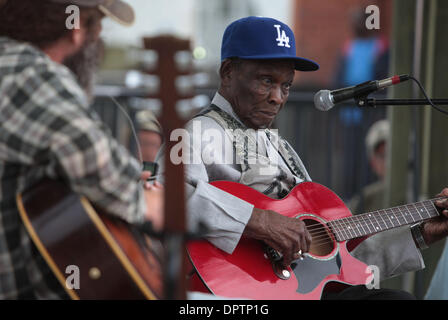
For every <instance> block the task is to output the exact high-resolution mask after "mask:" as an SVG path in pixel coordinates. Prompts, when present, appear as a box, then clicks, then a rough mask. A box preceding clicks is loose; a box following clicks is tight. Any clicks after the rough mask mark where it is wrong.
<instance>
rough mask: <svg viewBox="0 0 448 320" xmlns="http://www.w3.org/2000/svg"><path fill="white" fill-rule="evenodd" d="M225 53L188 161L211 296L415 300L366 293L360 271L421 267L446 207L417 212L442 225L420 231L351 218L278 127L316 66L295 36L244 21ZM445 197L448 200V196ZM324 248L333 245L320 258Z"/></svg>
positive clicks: (200, 261) (384, 273)
mask: <svg viewBox="0 0 448 320" xmlns="http://www.w3.org/2000/svg"><path fill="white" fill-rule="evenodd" d="M221 53H222V63H221V67H220V70H219V72H220V77H221V85H220V87H219V90H218V92H217V93H216V95H215V97H214V98H213V101H212V104H211V106H210V107H209V108H207V109H206V110H204V111H202V112H201V113H200V114H198V115H197V116H196V117H195V118H193V119H192V120H191V121H190V122H189V123H188V124H187V127H186V129H187V131H188V133H189V136H190V141H189V142H190V144H189V145H188V146H187V147H186V150H187V152H186V154H185V155H183V156H185V158H184V159H186V160H188V161H190V162H188V161H186V179H187V181H188V186H187V192H188V210H189V214H188V222H189V225H190V227H191V228H194V225H195V223H197V222H198V221H202V222H204V223H205V224H206V225H207V227H208V233H207V235H206V239H207V241H202V242H197V243H192V244H190V245H189V246H188V251H189V254H190V258H191V261H192V263H193V265H194V267H195V268H196V271H197V272H198V275H199V277H200V279H201V280H202V281H203V283H204V284H205V286H206V288H207V289H208V290H206V291H209V292H212V293H214V294H217V295H221V296H234V297H243V298H254V299H301V298H303V299H314V298H318V299H319V298H322V299H413V298H414V297H413V296H412V295H410V294H408V293H407V292H402V291H395V290H387V289H380V290H369V289H368V288H366V286H365V285H364V284H365V280H366V277H367V276H366V275H367V273H366V274H364V272H365V268H364V267H365V266H366V265H375V266H376V267H377V270H378V271H379V274H380V276H381V278H387V277H391V276H394V275H398V274H401V273H404V272H408V271H413V270H419V269H422V268H424V262H423V260H422V256H421V253H420V250H421V249H423V247H424V246H426V245H430V244H432V243H433V242H435V241H437V240H439V239H442V238H443V237H445V236H447V235H448V219H446V217H447V216H448V210H446V209H447V208H448V200H446V199H443V198H440V199H439V200H437V201H436V200H434V201H433V202H429V203H425V204H420V205H417V207H415V208H417V209H418V211H417V213H419V212H420V210H424V211H425V214H427V215H428V216H427V217H428V218H429V217H432V216H436V215H437V217H434V218H431V219H427V220H425V222H422V223H419V224H417V223H413V226H412V228H410V227H409V226H407V224H408V222H409V221H408V220H407V218H406V217H409V216H410V217H414V216H413V214H414V213H408V212H406V214H404V213H403V215H402V212H401V211H396V212H393V211H392V212H391V213H390V215H384V214H380V215H377V217H381V220H380V221H378V220H372V224H371V225H369V224H366V222H365V221H367V220H368V219H369V218H370V216H369V217H368V216H364V217H363V219H365V221H360V220H357V221H351V220H350V212H349V211H348V209H346V208H345V206H344V205H343V203H342V201H341V200H340V199H339V198H338V197H337V196H335V195H334V194H332V193H330V192H329V191H328V190H327V189H325V188H324V187H322V186H318V185H317V184H314V183H312V182H311V178H310V176H309V175H308V172H307V171H306V169H305V167H304V165H303V163H302V161H301V160H300V158H299V157H298V155H297V154H296V153H295V152H294V150H293V149H292V148H291V146H290V145H289V144H288V143H287V142H286V141H285V140H283V139H282V138H281V137H279V136H278V135H277V132H276V131H275V130H271V129H270V128H271V125H272V123H273V121H274V119H275V117H276V116H277V114H278V113H279V112H280V110H281V109H282V107H283V106H284V105H285V103H286V101H287V99H288V95H289V89H290V87H291V85H292V82H293V79H294V73H295V71H296V70H299V71H315V70H317V69H318V65H317V64H316V63H315V62H313V61H311V60H308V59H304V58H300V57H297V56H296V47H295V40H294V34H293V32H292V31H291V29H290V28H289V27H288V26H287V25H285V24H284V23H282V22H280V21H277V20H274V19H270V18H261V17H247V18H243V19H240V20H237V21H235V22H233V23H232V24H230V25H229V26H228V27H227V29H226V31H225V33H224V36H223V41H222V51H221ZM188 151H189V152H188ZM219 181H225V182H219ZM247 186H248V187H250V188H248V187H247ZM299 187H300V188H301V189H300V190H298V189H297V188H299ZM296 189H297V191H296ZM439 196H440V197H447V196H448V188H447V189H444V190H443V191H442V193H441V194H440V195H439ZM272 199H283V200H272ZM433 203H435V205H436V206H437V207H436V206H434V204H433ZM281 204H284V205H281ZM319 205H321V208H319ZM423 205H424V206H423ZM287 206H289V207H291V206H292V207H294V208H295V210H297V211H299V212H300V211H302V214H301V215H300V214H298V213H299V212H295V213H294V212H293V211H294V210H292V211H291V210H290V209H283V208H284V207H287ZM413 208H414V207H413ZM282 210H284V212H279V211H282ZM288 210H289V211H288ZM311 210H313V211H311ZM304 212H305V213H306V214H304ZM324 218H325V219H324ZM336 218H338V219H339V220H335V221H329V220H332V219H336ZM394 219H395V221H397V222H394ZM417 220H422V219H415V218H412V221H416V222H418V221H417ZM375 221H376V222H375ZM422 221H423V220H422ZM396 226H400V227H401V228H400V229H399V230H389V231H386V232H384V233H378V234H376V235H374V236H371V237H369V238H368V239H367V240H364V239H365V238H366V236H368V235H371V234H373V233H376V232H377V231H380V230H387V229H391V228H392V227H396ZM323 239H324V240H325V241H322V240H323ZM350 239H355V240H353V241H350V242H346V240H350ZM360 240H364V241H360ZM319 241H321V242H320V243H319ZM324 242H327V243H330V248H328V250H327V251H325V250H324V251H322V252H320V251H319V249H318V248H317V246H318V245H320V244H323V243H324ZM313 245H314V247H313ZM313 248H314V249H313ZM313 251H314V252H313ZM349 253H350V254H349ZM353 257H355V258H356V259H354V258H353ZM354 260H356V262H355V261H354ZM359 261H362V262H363V263H362V264H361V265H359V266H358V265H357V264H356V263H359ZM271 266H272V267H271ZM355 266H356V267H355ZM305 270H308V271H312V272H311V273H309V274H305V275H302V274H301V272H304V271H305ZM292 273H294V274H295V276H293V275H292ZM355 274H360V277H358V279H354V278H356V277H355V276H354V275H355ZM363 275H364V276H363ZM300 277H302V278H300ZM314 278H316V279H314ZM367 280H368V279H367ZM241 284H243V285H241ZM346 285H347V286H346ZM242 287H243V288H242ZM279 288H280V289H279ZM192 290H199V289H198V287H196V288H192Z"/></svg>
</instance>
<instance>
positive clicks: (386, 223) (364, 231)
mask: <svg viewBox="0 0 448 320" xmlns="http://www.w3.org/2000/svg"><path fill="white" fill-rule="evenodd" d="M439 199H442V198H436V199H431V200H425V201H420V202H416V203H411V204H406V205H403V206H398V207H393V208H389V209H382V210H377V211H372V212H367V213H363V214H359V215H355V216H350V217H346V218H342V219H337V220H332V221H330V222H329V223H328V225H329V226H330V227H331V229H332V231H333V233H334V235H335V236H336V239H337V240H338V241H344V240H350V239H354V238H358V237H363V236H368V235H371V234H374V233H378V232H381V231H385V230H389V229H393V228H398V227H401V226H404V225H409V224H414V223H417V222H421V221H424V220H427V219H430V218H433V217H437V216H439V211H438V210H437V208H436V206H435V205H434V202H435V201H436V200H439Z"/></svg>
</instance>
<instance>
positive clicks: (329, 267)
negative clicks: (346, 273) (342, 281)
mask: <svg viewBox="0 0 448 320" xmlns="http://www.w3.org/2000/svg"><path fill="white" fill-rule="evenodd" d="M341 265H342V263H341V257H340V255H339V253H337V254H336V255H334V256H333V258H331V259H328V260H321V259H315V258H312V257H310V256H305V257H304V259H303V260H295V261H294V262H293V263H292V264H291V269H292V270H293V272H294V274H295V275H296V278H297V280H298V282H299V286H298V288H297V293H301V294H307V293H309V292H311V291H313V290H314V289H315V288H316V287H317V286H318V285H319V284H320V283H321V282H322V280H323V279H324V278H325V277H327V276H329V275H332V274H339V273H340V270H341Z"/></svg>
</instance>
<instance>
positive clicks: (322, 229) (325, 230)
mask: <svg viewBox="0 0 448 320" xmlns="http://www.w3.org/2000/svg"><path fill="white" fill-rule="evenodd" d="M440 199H445V198H444V197H440V198H435V199H432V200H430V201H434V200H440ZM430 201H422V202H420V203H421V204H422V208H425V209H426V210H427V211H428V208H430V209H435V207H434V205H433V203H432V202H431V203H428V202H430ZM416 204H418V203H416ZM413 205H414V207H415V208H416V209H417V214H418V215H419V216H420V217H419V218H418V219H419V220H420V219H423V217H422V216H421V214H420V213H419V212H418V208H417V206H416V205H415V204H413ZM428 206H429V207H428ZM400 207H403V206H397V207H395V208H398V209H399V211H400V213H402V212H401V210H400ZM406 208H407V207H406ZM391 209H393V208H391ZM407 209H408V211H409V214H408V213H406V215H410V216H411V217H412V219H413V220H414V216H415V212H414V213H412V212H410V210H409V208H407ZM420 209H421V208H420ZM383 210H384V209H383ZM436 210H437V209H436ZM375 212H376V214H375V216H380V217H381V219H382V220H383V222H384V224H385V226H386V228H387V227H388V226H387V223H386V221H385V220H384V216H387V218H389V220H390V217H389V213H387V212H386V211H385V210H384V212H381V210H378V211H375ZM355 217H357V218H361V220H364V221H363V222H368V223H370V224H372V225H373V223H372V222H371V221H370V220H369V219H366V216H364V215H359V216H350V217H344V218H342V219H346V218H355ZM403 218H404V217H403ZM342 219H338V220H333V221H330V222H335V221H338V222H340V223H341V225H340V226H337V225H332V226H331V228H332V229H334V230H335V231H336V232H342V231H345V233H346V234H348V231H347V229H346V228H344V227H347V226H348V227H351V226H350V225H349V223H350V222H347V223H345V222H343V221H341V220H342ZM397 219H398V218H397ZM404 220H405V222H406V224H410V223H412V222H408V221H406V219H404ZM357 222H362V221H357ZM414 222H415V220H414ZM376 223H377V224H378V225H379V224H380V222H379V221H378V220H377V222H376ZM328 224H329V222H328V223H323V224H322V223H321V222H317V223H316V224H313V225H311V226H309V227H307V230H308V231H309V232H310V234H311V236H312V239H313V240H314V241H315V242H314V243H313V245H315V246H316V245H317V246H319V245H324V244H327V243H333V242H334V240H331V238H332V236H333V237H335V236H336V235H335V234H334V232H332V231H331V229H330V228H329V227H327V225H328ZM391 224H392V227H394V225H393V223H392V221H391ZM361 227H362V228H363V229H364V227H363V226H362V225H361ZM366 227H367V228H368V229H369V232H368V233H367V234H369V233H375V232H372V230H370V228H369V227H368V224H367V225H366ZM357 228H358V230H360V228H359V224H358V225H357ZM352 230H353V229H352ZM316 231H317V232H316ZM364 233H365V229H364ZM355 235H356V233H355ZM363 235H366V234H361V235H359V236H356V237H353V238H357V237H360V236H363ZM350 236H352V235H351V234H350ZM328 238H330V240H328ZM335 238H336V237H335ZM324 239H327V240H325V241H323V242H322V240H324ZM316 240H317V241H316ZM347 240H348V239H347ZM319 241H320V242H319Z"/></svg>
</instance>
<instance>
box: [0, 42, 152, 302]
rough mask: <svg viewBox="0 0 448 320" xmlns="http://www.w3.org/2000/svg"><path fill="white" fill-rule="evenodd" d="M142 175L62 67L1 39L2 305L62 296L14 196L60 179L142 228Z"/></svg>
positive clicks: (0, 214) (0, 285) (0, 280)
mask: <svg viewBox="0 0 448 320" xmlns="http://www.w3.org/2000/svg"><path fill="white" fill-rule="evenodd" d="M140 171H141V168H140V165H139V163H138V162H137V161H136V160H135V159H134V158H133V157H131V156H130V154H129V153H128V151H127V150H126V149H125V148H124V147H122V146H120V145H119V144H118V142H117V141H115V140H114V139H113V138H112V136H111V135H110V133H109V131H108V129H107V128H106V127H105V126H104V125H103V123H102V122H101V121H100V120H99V117H98V116H97V115H96V114H95V113H94V112H93V111H92V110H90V109H89V108H88V103H87V99H86V97H85V94H84V92H83V91H82V90H81V88H80V87H79V85H78V84H77V82H76V80H75V77H74V75H73V74H72V73H71V72H70V71H69V70H68V69H67V68H65V67H64V66H62V65H60V64H57V63H55V62H53V61H52V60H50V59H49V57H48V56H46V55H45V54H44V53H42V52H41V51H39V50H37V49H35V48H34V47H32V46H30V45H28V44H24V43H18V42H15V41H12V40H10V39H7V38H1V37H0V299H16V298H25V299H33V298H43V299H53V298H59V297H66V295H65V292H64V290H63V289H62V286H61V285H59V284H58V283H57V282H56V280H55V277H54V276H53V275H52V273H51V271H50V269H49V268H48V267H47V265H46V263H45V262H44V260H43V258H42V257H41V256H40V254H39V253H38V252H37V250H36V248H35V246H34V244H33V243H32V241H31V239H30V238H29V236H28V234H27V232H26V230H25V228H24V226H23V224H22V222H21V219H20V216H19V212H18V209H17V207H16V202H15V196H16V194H17V193H19V192H22V191H23V190H24V189H26V188H27V187H29V186H31V185H32V184H34V183H36V182H37V181H39V180H40V179H42V178H44V177H51V178H56V177H60V178H63V179H64V180H65V181H68V183H69V185H70V187H71V189H72V190H73V191H75V192H77V193H79V194H81V195H85V196H86V197H87V198H88V199H89V200H90V201H92V202H93V203H94V204H96V205H98V206H101V207H103V208H104V209H106V210H107V211H108V212H109V213H110V214H113V215H115V216H118V217H120V218H122V219H124V220H125V221H128V222H130V223H140V222H142V221H143V218H144V212H145V210H146V209H145V208H146V207H145V202H144V197H143V190H142V188H141V187H140V185H139V183H138V179H139V177H140ZM67 249H68V250H69V248H67Z"/></svg>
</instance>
